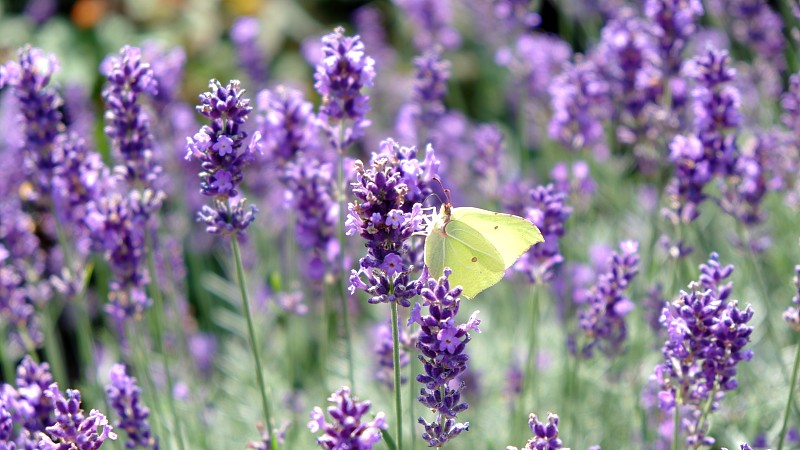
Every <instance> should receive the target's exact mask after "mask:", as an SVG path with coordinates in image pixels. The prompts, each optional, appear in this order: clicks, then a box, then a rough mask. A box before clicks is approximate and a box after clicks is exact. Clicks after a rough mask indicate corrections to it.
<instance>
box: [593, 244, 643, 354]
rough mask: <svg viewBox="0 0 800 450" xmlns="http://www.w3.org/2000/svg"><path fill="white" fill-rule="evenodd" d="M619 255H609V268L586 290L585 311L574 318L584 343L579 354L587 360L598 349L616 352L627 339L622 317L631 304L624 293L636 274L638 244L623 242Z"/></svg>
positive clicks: (631, 307) (637, 267)
mask: <svg viewBox="0 0 800 450" xmlns="http://www.w3.org/2000/svg"><path fill="white" fill-rule="evenodd" d="M619 249H620V253H616V252H614V253H612V254H611V257H610V258H609V268H608V271H607V272H605V273H602V274H600V275H599V276H598V277H597V282H596V283H595V285H594V286H592V287H591V288H589V292H588V294H587V301H586V308H585V309H584V310H583V311H581V312H580V313H579V315H578V323H579V325H580V328H581V331H582V332H583V334H584V336H585V337H586V338H587V341H586V342H585V344H584V345H583V348H582V349H581V355H582V356H584V357H586V358H590V357H592V356H593V354H594V349H595V348H596V347H599V348H600V349H601V350H602V351H603V352H604V353H616V352H617V351H618V350H619V348H620V346H621V345H622V343H623V341H624V340H625V338H626V337H627V327H626V326H625V316H626V315H628V313H630V312H631V311H632V310H633V308H634V307H635V305H634V304H633V302H632V301H631V300H630V299H629V298H628V297H627V296H626V295H625V290H626V289H627V287H628V286H629V284H630V282H631V281H632V280H633V278H634V277H635V276H636V275H637V274H638V273H639V243H638V242H636V241H623V242H620V244H619Z"/></svg>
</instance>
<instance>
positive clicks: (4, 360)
mask: <svg viewBox="0 0 800 450" xmlns="http://www.w3.org/2000/svg"><path fill="white" fill-rule="evenodd" d="M0 331H2V332H3V335H4V336H8V334H7V333H6V329H5V328H3V329H2V330H0ZM6 347H7V346H5V345H0V364H2V365H3V378H4V379H5V382H6V383H9V384H10V383H13V382H14V379H15V374H14V372H15V371H14V362H13V361H11V357H10V355H9V354H8V352H6Z"/></svg>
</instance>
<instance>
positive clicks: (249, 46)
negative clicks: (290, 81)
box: [231, 16, 267, 85]
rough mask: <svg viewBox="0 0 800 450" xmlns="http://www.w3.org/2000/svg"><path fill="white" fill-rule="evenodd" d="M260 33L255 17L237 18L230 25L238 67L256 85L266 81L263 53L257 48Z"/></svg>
mask: <svg viewBox="0 0 800 450" xmlns="http://www.w3.org/2000/svg"><path fill="white" fill-rule="evenodd" d="M260 31H261V26H260V24H259V23H258V19H257V18H255V17H247V16H245V17H239V18H238V19H236V21H235V22H233V25H231V40H232V41H233V43H234V44H235V47H236V56H237V58H238V59H239V65H240V66H241V68H242V69H244V71H245V73H247V76H248V77H250V81H251V82H252V83H254V84H256V85H260V84H264V82H266V80H267V62H266V61H265V60H264V52H263V51H262V50H261V49H260V48H259V47H258V34H259V32H260Z"/></svg>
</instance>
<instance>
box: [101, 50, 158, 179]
mask: <svg viewBox="0 0 800 450" xmlns="http://www.w3.org/2000/svg"><path fill="white" fill-rule="evenodd" d="M100 72H101V73H102V74H103V75H104V76H105V77H106V79H107V80H108V83H107V84H106V87H105V89H104V90H103V100H105V102H106V110H105V115H104V118H105V121H106V125H105V128H104V129H103V131H104V132H105V133H106V135H107V136H108V137H109V139H110V140H111V145H112V148H113V149H114V151H115V152H116V156H117V157H118V158H120V159H121V162H122V164H121V165H118V166H117V167H116V169H115V170H116V171H117V172H121V175H122V176H123V178H124V179H126V180H128V181H129V182H130V183H131V185H133V186H137V187H139V188H141V187H152V186H153V185H154V182H155V180H156V179H157V177H158V174H159V173H160V172H161V167H160V166H159V164H158V162H157V161H156V155H155V150H156V149H155V146H156V142H155V139H154V137H153V133H152V130H151V125H150V117H149V114H148V113H147V112H146V111H145V109H144V106H143V104H142V102H143V100H144V95H149V96H156V95H157V94H158V82H157V81H156V78H155V74H154V73H153V69H152V67H151V66H150V64H148V63H147V62H145V61H144V60H143V59H142V50H141V49H140V48H138V47H131V46H127V45H126V46H124V47H122V49H120V51H119V55H116V56H113V55H110V56H108V57H107V58H106V59H105V60H104V61H103V63H102V64H101V65H100Z"/></svg>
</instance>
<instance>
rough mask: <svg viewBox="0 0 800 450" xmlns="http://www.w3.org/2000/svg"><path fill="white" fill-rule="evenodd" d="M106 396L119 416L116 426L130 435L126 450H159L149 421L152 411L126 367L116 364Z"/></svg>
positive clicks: (113, 367)
mask: <svg viewBox="0 0 800 450" xmlns="http://www.w3.org/2000/svg"><path fill="white" fill-rule="evenodd" d="M106 396H107V398H108V404H109V405H110V406H111V408H112V409H113V410H114V411H116V413H117V415H118V416H119V420H117V421H115V422H114V426H115V427H116V428H118V429H123V430H125V432H126V433H127V434H128V440H127V441H126V442H125V448H128V449H134V448H139V447H141V448H147V449H152V450H158V448H159V447H158V440H157V439H156V438H155V436H153V434H152V431H151V430H150V423H149V422H148V420H147V418H148V417H149V416H150V411H149V410H148V409H147V407H146V406H144V405H143V404H142V400H141V389H139V386H138V385H137V384H136V378H133V377H131V376H128V374H127V373H126V371H125V366H124V365H122V364H114V366H112V367H111V382H110V383H109V384H108V385H107V386H106Z"/></svg>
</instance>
